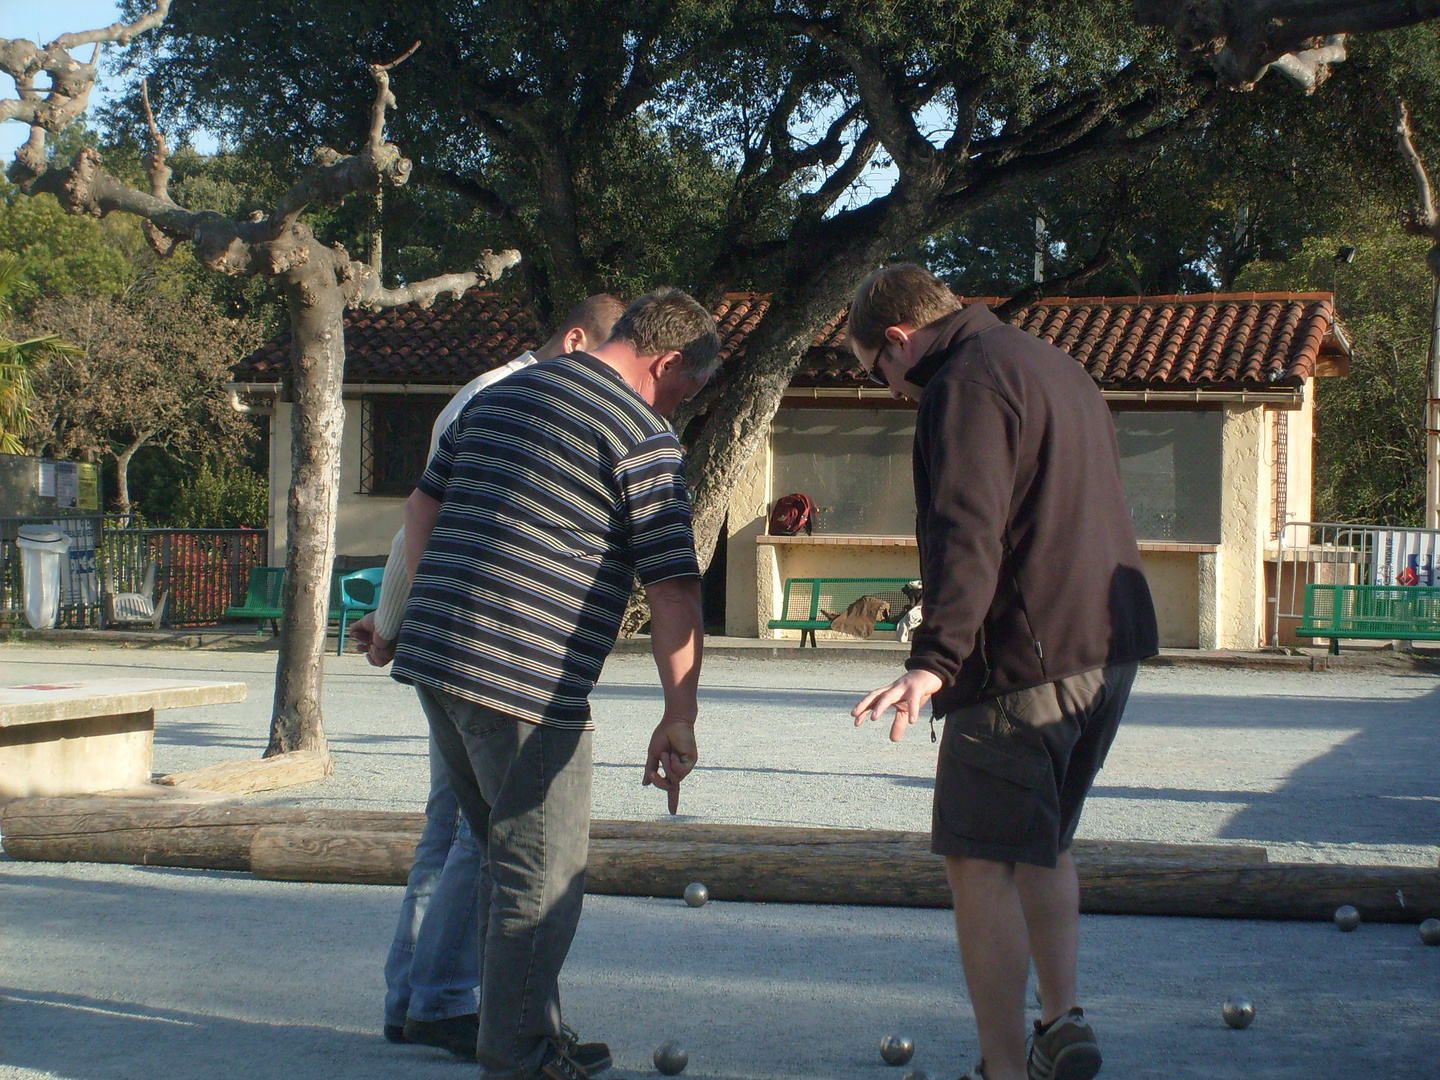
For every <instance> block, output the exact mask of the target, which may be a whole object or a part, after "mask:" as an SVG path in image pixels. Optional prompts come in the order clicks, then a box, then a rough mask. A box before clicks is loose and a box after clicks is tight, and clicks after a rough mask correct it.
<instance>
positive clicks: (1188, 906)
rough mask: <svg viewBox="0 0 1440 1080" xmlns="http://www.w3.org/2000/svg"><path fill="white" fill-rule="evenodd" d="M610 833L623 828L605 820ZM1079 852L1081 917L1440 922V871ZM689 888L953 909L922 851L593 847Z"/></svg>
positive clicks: (317, 859)
mask: <svg viewBox="0 0 1440 1080" xmlns="http://www.w3.org/2000/svg"><path fill="white" fill-rule="evenodd" d="M603 831H608V832H612V833H614V832H619V831H621V830H620V829H619V828H617V827H615V823H606V824H605V826H603ZM416 836H417V834H414V833H406V832H383V833H382V832H374V833H362V832H356V831H350V832H342V831H338V830H335V831H332V830H326V829H319V828H315V827H294V826H288V825H276V826H270V827H267V828H263V829H261V830H259V831H258V832H257V833H256V836H255V843H254V846H253V848H252V851H251V865H252V868H253V869H254V872H255V873H256V875H257V876H259V877H263V878H268V879H272V880H280V881H323V882H331V883H363V884H384V885H402V884H404V883H405V879H406V875H407V874H408V873H409V870H410V861H411V859H412V857H413V855H414V850H415V840H416ZM1212 846H1214V845H1212ZM1077 848H1078V845H1077ZM1076 855H1077V857H1076V862H1077V864H1078V866H1079V870H1080V903H1081V909H1082V910H1083V911H1085V912H1087V913H1092V914H1116V915H1188V916H1195V917H1204V918H1217V917H1219V918H1248V919H1325V920H1328V919H1330V918H1331V917H1332V916H1333V915H1334V912H1335V908H1336V907H1338V906H1339V905H1340V904H1346V903H1348V904H1354V905H1355V906H1356V907H1357V908H1358V909H1359V910H1360V912H1361V916H1362V917H1363V918H1364V919H1366V920H1368V921H1371V922H1418V921H1420V920H1421V919H1424V918H1426V917H1428V916H1430V915H1436V914H1440V870H1431V869H1428V868H1425V867H1391V866H1385V867H1379V866H1328V865H1322V864H1315V863H1292V864H1285V863H1264V862H1260V861H1249V862H1241V861H1230V862H1220V861H1211V862H1204V861H1200V860H1196V859H1191V860H1190V861H1188V862H1180V861H1178V860H1177V859H1175V858H1173V857H1168V856H1167V857H1161V858H1146V857H1137V856H1134V855H1124V856H1114V855H1111V856H1108V857H1102V855H1101V853H1100V852H1098V851H1097V852H1092V853H1090V854H1089V856H1088V857H1087V856H1086V854H1085V853H1084V852H1082V851H1079V850H1077V853H1076ZM692 881H702V882H704V883H705V885H706V887H707V888H709V890H710V896H711V899H714V900H737V901H748V902H766V903H790V904H862V905H883V906H889V907H938V908H948V907H949V906H950V890H949V887H948V885H947V884H946V881H945V869H944V864H943V862H942V861H941V859H940V858H939V857H937V856H935V855H931V854H930V852H929V850H928V846H926V845H922V844H919V843H915V842H913V841H891V842H880V843H875V842H856V841H854V840H848V839H847V840H844V841H839V842H831V843H825V844H816V843H795V844H758V843H752V844H739V843H695V842H675V841H656V840H650V839H617V838H614V837H610V838H592V839H591V841H590V859H589V864H588V866H587V868H586V885H585V887H586V892H589V893H595V894H608V895H614V896H666V897H679V896H681V895H683V894H684V891H685V886H686V885H688V884H689V883H690V882H692Z"/></svg>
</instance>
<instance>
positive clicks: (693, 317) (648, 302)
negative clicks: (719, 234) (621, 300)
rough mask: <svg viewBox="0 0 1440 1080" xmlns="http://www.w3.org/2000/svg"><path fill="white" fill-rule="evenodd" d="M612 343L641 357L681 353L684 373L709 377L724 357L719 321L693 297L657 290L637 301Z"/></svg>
mask: <svg viewBox="0 0 1440 1080" xmlns="http://www.w3.org/2000/svg"><path fill="white" fill-rule="evenodd" d="M610 340H611V341H624V342H627V343H628V344H629V345H630V346H631V347H632V348H634V350H635V352H636V353H637V354H639V355H640V356H658V355H659V354H661V353H667V352H678V353H679V354H680V370H681V371H683V372H684V373H685V374H686V375H693V376H695V377H696V378H699V377H701V376H703V375H708V374H709V372H710V369H711V367H712V366H714V363H715V357H716V356H718V355H719V353H720V337H719V335H717V334H716V333H715V320H714V319H712V318H711V317H710V313H709V312H708V311H706V310H705V309H704V308H703V307H701V306H700V304H699V303H698V302H697V301H696V300H695V298H694V297H693V296H691V295H690V294H689V293H686V292H683V291H681V290H680V289H656V290H655V291H654V292H652V293H646V294H645V295H644V296H642V297H640V299H639V300H636V301H635V302H634V303H633V304H631V305H630V306H629V307H628V308H626V309H625V314H624V315H621V316H620V318H619V319H618V320H617V321H616V323H615V329H613V330H611V331H610Z"/></svg>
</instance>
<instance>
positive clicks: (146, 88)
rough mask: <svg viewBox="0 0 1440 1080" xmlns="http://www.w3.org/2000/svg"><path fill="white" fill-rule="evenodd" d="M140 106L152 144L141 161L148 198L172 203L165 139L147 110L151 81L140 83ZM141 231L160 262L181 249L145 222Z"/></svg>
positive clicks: (177, 240) (174, 240)
mask: <svg viewBox="0 0 1440 1080" xmlns="http://www.w3.org/2000/svg"><path fill="white" fill-rule="evenodd" d="M140 103H141V105H143V106H144V107H145V123H146V124H147V125H148V126H149V128H150V138H151V140H152V141H153V142H154V144H155V145H154V148H153V149H152V150H151V151H150V152H149V153H148V154H146V155H145V159H144V160H145V172H146V173H147V174H148V175H149V177H150V194H151V195H153V196H155V198H157V199H164V200H165V201H166V202H172V201H173V200H172V199H171V198H170V175H171V173H170V166H169V165H167V164H165V157H166V154H167V153H168V150H167V149H166V146H165V136H164V135H162V134H160V128H159V127H158V126H157V125H156V123H155V114H154V113H153V112H152V111H151V110H150V81H149V80H148V79H141V80H140ZM141 231H142V232H144V234H145V242H146V243H148V244H149V245H150V247H151V248H152V249H153V250H154V252H155V254H157V255H159V256H160V257H161V258H162V259H168V258H169V257H170V256H171V255H173V254H174V253H175V249H176V248H177V247H179V246H180V240H181V237H179V236H175V235H174V234H172V233H167V232H165V231H164V230H163V229H161V228H160V226H158V225H156V224H155V223H154V222H153V221H151V220H149V219H148V218H147V219H146V220H145V221H144V222H143V223H142V224H141Z"/></svg>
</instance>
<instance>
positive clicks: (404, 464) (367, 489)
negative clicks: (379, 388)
mask: <svg viewBox="0 0 1440 1080" xmlns="http://www.w3.org/2000/svg"><path fill="white" fill-rule="evenodd" d="M449 400H450V399H449V398H447V397H443V396H439V395H435V396H432V395H429V394H426V395H423V396H419V397H404V396H400V395H394V396H392V395H376V396H374V397H367V398H362V399H361V402H360V493H361V494H363V495H394V496H405V495H409V494H410V492H411V491H413V490H414V489H415V484H416V481H418V480H419V479H420V476H421V474H422V473H424V471H425V463H426V462H427V461H428V460H429V457H430V429H431V427H433V426H434V424H435V419H436V417H438V416H439V415H440V411H441V410H442V409H443V408H445V404H446V402H448V401H449Z"/></svg>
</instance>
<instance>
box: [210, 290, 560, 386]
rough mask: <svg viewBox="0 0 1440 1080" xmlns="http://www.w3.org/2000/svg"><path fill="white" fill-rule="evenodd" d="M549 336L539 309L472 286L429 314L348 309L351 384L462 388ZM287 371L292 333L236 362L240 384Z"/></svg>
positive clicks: (410, 308)
mask: <svg viewBox="0 0 1440 1080" xmlns="http://www.w3.org/2000/svg"><path fill="white" fill-rule="evenodd" d="M543 340H544V339H543V338H541V337H540V325H539V322H538V321H537V320H536V318H535V313H534V312H533V311H532V310H531V309H530V308H528V307H518V306H516V305H513V304H511V305H506V304H503V303H501V301H500V300H499V298H498V297H497V296H496V295H495V294H494V293H491V292H483V291H481V290H480V289H471V290H470V291H469V292H467V293H466V294H465V295H464V296H462V297H460V298H459V299H458V300H448V299H447V300H438V301H436V302H435V304H434V305H433V306H432V307H431V308H430V309H429V310H428V311H427V310H425V309H423V308H421V307H420V306H419V305H418V304H402V305H400V306H399V307H393V308H388V309H387V310H385V311H381V312H378V313H376V312H368V311H350V312H346V314H345V381H346V382H347V383H433V384H436V385H440V386H460V385H463V384H464V383H467V382H469V381H470V380H471V379H473V378H474V377H475V376H476V375H479V374H480V373H481V372H483V371H489V370H490V369H491V368H496V367H499V366H500V365H501V364H504V363H507V362H508V361H510V360H513V359H514V358H515V357H516V356H518V355H519V354H520V353H522V352H524V351H525V350H526V349H533V348H535V347H536V346H537V345H539V344H540V343H541V341H543ZM289 370H290V334H289V332H288V331H287V332H286V333H283V334H281V335H279V336H278V337H275V338H271V339H270V340H269V341H267V342H266V343H265V344H264V345H262V346H260V348H258V349H256V350H255V351H254V352H253V353H251V354H250V355H249V356H247V357H246V358H245V359H244V360H241V361H240V363H239V364H237V365H236V366H235V380H236V381H237V382H259V383H268V382H278V381H279V380H280V378H281V377H282V376H283V375H284V374H285V373H286V372H288V371H289Z"/></svg>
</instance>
